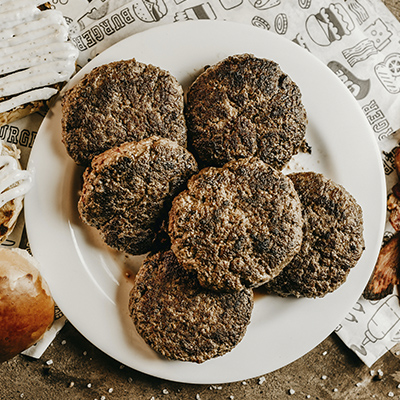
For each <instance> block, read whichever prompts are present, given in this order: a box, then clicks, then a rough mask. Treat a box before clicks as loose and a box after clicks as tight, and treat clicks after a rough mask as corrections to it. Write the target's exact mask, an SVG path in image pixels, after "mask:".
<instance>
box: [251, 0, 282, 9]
mask: <svg viewBox="0 0 400 400" xmlns="http://www.w3.org/2000/svg"><path fill="white" fill-rule="evenodd" d="M249 1H250V4H251V5H252V6H253V7H254V8H256V9H257V10H268V9H270V8H273V7H277V6H279V5H280V4H281V0H249Z"/></svg>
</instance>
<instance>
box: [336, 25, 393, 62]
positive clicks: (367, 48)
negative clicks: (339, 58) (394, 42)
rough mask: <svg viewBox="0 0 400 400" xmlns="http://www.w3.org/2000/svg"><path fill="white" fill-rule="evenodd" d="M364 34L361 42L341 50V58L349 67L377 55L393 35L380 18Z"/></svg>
mask: <svg viewBox="0 0 400 400" xmlns="http://www.w3.org/2000/svg"><path fill="white" fill-rule="evenodd" d="M364 34H365V36H366V38H365V39H363V40H362V41H361V42H359V43H357V44H356V45H355V46H353V47H351V48H347V49H344V50H343V52H342V53H343V56H344V58H345V59H346V60H347V62H348V63H349V65H350V66H352V67H354V65H356V64H357V63H359V62H362V61H365V60H366V59H368V58H369V57H371V56H373V55H375V54H378V52H380V51H382V50H383V49H384V48H385V47H386V46H387V45H389V43H390V42H391V37H392V36H393V33H392V32H391V31H390V30H389V28H388V27H387V26H386V24H385V23H384V22H383V21H382V19H381V18H378V19H377V20H376V21H375V22H374V23H372V24H371V25H369V26H368V27H367V28H366V29H365V31H364Z"/></svg>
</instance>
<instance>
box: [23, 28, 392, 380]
mask: <svg viewBox="0 0 400 400" xmlns="http://www.w3.org/2000/svg"><path fill="white" fill-rule="evenodd" d="M245 52H249V53H253V54H255V55H256V56H259V57H266V58H269V59H272V60H275V61H277V62H278V63H279V64H280V65H281V68H282V69H283V71H285V72H286V73H288V74H289V75H290V76H291V77H292V79H293V80H294V81H295V82H296V83H297V84H298V85H299V87H300V89H301V91H302V93H303V99H304V104H305V107H306V109H307V112H308V117H309V127H308V130H307V140H308V142H309V143H310V144H311V146H312V154H311V155H300V156H296V160H295V161H294V162H293V163H292V165H294V167H293V168H295V169H298V168H305V169H311V170H314V171H318V172H322V173H324V174H325V175H326V176H328V177H329V178H332V179H333V180H335V181H336V182H338V183H341V184H342V185H344V186H345V187H346V188H347V190H349V191H350V192H351V193H352V194H353V196H354V197H355V198H356V199H357V201H358V202H359V203H360V205H361V206H362V208H363V212H364V216H365V241H366V250H365V252H364V254H363V256H362V258H361V260H360V261H359V263H358V265H357V267H356V268H354V269H353V270H352V271H351V272H350V275H349V277H348V280H347V282H346V283H345V284H344V285H342V287H340V288H339V289H338V290H337V291H336V292H334V293H332V294H329V295H327V296H326V297H325V298H323V299H316V300H313V299H298V300H297V299H282V298H277V297H273V296H269V297H267V296H264V297H258V298H257V299H256V303H255V307H254V311H253V316H252V320H251V323H250V326H249V327H248V330H247V333H246V336H245V338H244V339H243V341H242V342H241V343H240V344H239V345H238V346H237V347H236V348H235V349H234V350H233V351H232V352H230V353H229V354H227V355H225V356H223V357H219V358H216V359H213V360H210V361H207V362H205V363H203V364H201V365H197V364H191V363H184V362H178V361H176V362H175V361H167V360H164V359H162V358H160V357H159V356H158V355H156V354H155V353H154V352H153V351H152V350H151V349H150V348H149V347H148V346H146V345H145V344H144V342H143V341H142V339H141V338H140V337H139V336H138V335H137V333H136V331H135V329H134V326H133V324H132V323H131V321H130V319H129V315H128V294H129V290H130V288H131V282H130V281H129V280H128V279H127V278H126V276H125V268H127V264H129V263H130V265H132V263H135V260H132V259H125V258H124V257H123V256H121V255H118V254H117V252H114V251H110V250H108V249H107V248H106V247H105V246H104V245H103V244H102V243H101V241H100V240H99V239H98V236H97V234H96V233H95V232H94V231H93V230H92V229H91V228H88V227H86V226H84V225H83V224H82V223H81V222H80V221H79V217H78V213H77V210H76V204H77V199H78V190H79V185H80V175H81V173H82V169H80V168H78V167H76V166H75V164H74V162H73V161H72V160H71V159H70V158H69V157H68V156H67V153H66V150H65V148H64V146H63V144H62V143H61V126H60V118H61V108H60V102H59V101H57V103H56V104H55V105H54V107H53V108H52V109H51V110H50V111H49V113H48V115H47V116H46V118H45V120H44V122H43V124H42V126H41V128H40V130H39V132H38V135H37V138H36V142H35V144H34V148H33V150H32V154H31V158H30V163H29V167H30V168H34V169H35V171H36V181H35V186H34V188H33V189H32V190H31V191H30V193H28V195H27V196H26V203H25V204H26V205H25V213H26V224H27V231H28V236H29V240H30V244H31V247H32V251H33V254H34V256H35V257H36V258H37V259H38V260H39V262H40V263H41V266H42V273H43V275H44V277H45V278H46V280H47V281H48V283H49V285H50V288H51V290H52V293H53V296H54V298H55V301H56V302H57V304H58V305H59V307H60V308H61V310H62V311H63V312H64V313H65V315H66V317H67V318H68V319H69V321H70V322H71V323H72V324H73V325H74V326H75V327H76V328H77V329H78V330H79V331H80V332H81V333H82V334H83V335H84V336H85V337H86V338H87V339H88V340H90V341H91V342H92V343H93V344H94V345H96V346H97V347H98V348H100V349H101V350H102V351H104V352H105V353H107V354H109V355H110V356H111V357H113V358H115V359H117V360H119V361H120V362H121V363H123V364H126V365H127V366H130V367H132V368H134V369H137V370H139V371H142V372H144V373H147V374H150V375H153V376H157V377H160V378H164V379H169V380H174V381H180V382H188V383H209V384H210V383H223V382H231V381H238V380H242V379H248V378H251V377H255V376H259V375H262V374H265V373H268V372H271V371H273V370H276V369H278V368H280V367H282V366H284V365H286V364H288V363H290V362H292V361H294V360H296V359H297V358H299V357H301V356H302V355H304V354H305V353H307V352H308V351H310V350H311V349H313V348H314V347H315V346H316V345H317V344H319V343H320V342H321V341H322V340H324V339H325V338H326V337H327V336H328V335H329V334H330V333H331V332H332V331H333V330H334V329H335V327H336V326H337V325H338V324H339V323H340V322H341V320H342V319H343V318H344V317H345V315H346V313H347V311H348V310H349V309H350V308H351V307H352V305H353V304H355V302H356V301H357V300H358V298H359V296H360V294H361V293H362V290H363V288H364V287H365V284H366V282H367V281H368V278H369V276H370V274H371V272H372V269H373V267H374V264H375V260H376V257H377V254H378V251H379V247H380V244H381V238H382V235H383V227H384V216H385V184H384V175H383V168H382V162H381V158H380V155H379V152H378V148H377V145H376V142H375V139H374V136H373V134H372V132H371V130H370V127H369V125H368V124H367V122H366V119H365V118H364V116H363V114H362V112H361V110H360V108H359V107H358V105H357V104H356V102H355V100H354V99H353V97H352V95H351V94H350V92H349V91H348V90H347V89H346V88H345V86H344V85H343V84H342V83H341V82H340V81H339V79H337V78H336V77H335V76H334V74H333V73H332V72H330V70H329V69H328V68H327V67H325V66H324V65H323V64H322V63H321V62H319V61H318V60H317V59H316V58H315V57H314V56H312V55H311V54H309V53H308V52H307V51H305V50H304V49H302V48H300V47H299V46H297V45H295V44H293V43H292V42H290V41H288V40H286V39H282V38H281V37H279V36H278V35H275V34H272V33H269V32H267V31H263V30H261V29H259V28H254V27H251V26H245V25H237V24H235V23H229V22H215V21H195V22H193V21H189V22H182V23H175V24H172V25H166V26H162V27H158V28H155V29H152V30H148V31H145V32H143V33H140V34H136V35H134V36H132V37H130V38H127V39H125V40H124V41H122V42H120V43H118V44H116V45H114V46H113V47H111V48H109V49H108V50H106V51H104V52H103V53H102V54H100V55H99V56H98V57H96V58H95V59H94V60H93V61H92V62H90V63H89V64H88V65H87V66H85V67H84V68H83V70H82V71H80V72H79V74H77V76H75V78H74V79H73V80H72V81H71V82H70V85H73V84H74V83H76V82H77V81H78V79H80V78H81V77H82V75H83V74H84V73H86V72H88V71H89V70H90V69H92V68H93V67H95V66H97V65H100V64H104V63H107V62H110V61H113V60H119V59H122V58H124V59H128V58H131V57H135V58H136V59H137V60H138V61H142V62H145V63H152V64H153V65H156V66H159V67H162V68H164V69H167V70H169V71H170V72H171V73H172V74H173V75H174V76H175V77H176V78H177V79H178V80H179V81H180V82H181V83H182V84H183V86H184V87H187V85H188V84H189V83H190V82H191V81H192V80H193V79H194V77H195V76H196V75H197V74H198V73H199V71H200V70H201V69H202V67H203V66H205V65H207V64H213V63H215V62H217V61H219V60H221V59H223V58H224V57H226V56H228V55H231V54H239V53H245ZM136 261H137V260H136Z"/></svg>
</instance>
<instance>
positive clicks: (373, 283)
mask: <svg viewBox="0 0 400 400" xmlns="http://www.w3.org/2000/svg"><path fill="white" fill-rule="evenodd" d="M399 263H400V232H397V233H395V234H394V235H393V236H392V237H391V238H390V239H389V241H388V242H387V243H386V244H385V245H384V246H383V247H382V248H381V251H380V253H379V256H378V260H377V262H376V265H375V269H374V272H373V273H372V276H371V278H370V280H369V282H368V284H367V286H366V288H365V289H364V292H363V296H364V298H365V299H367V300H380V299H383V298H384V297H386V296H388V295H389V294H391V293H392V292H393V288H394V286H395V285H398V284H399V282H400V280H399Z"/></svg>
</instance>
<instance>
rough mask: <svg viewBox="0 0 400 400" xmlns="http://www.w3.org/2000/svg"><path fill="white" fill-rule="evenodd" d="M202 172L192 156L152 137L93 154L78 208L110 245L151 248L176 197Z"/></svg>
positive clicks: (137, 249)
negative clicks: (198, 172)
mask: <svg viewBox="0 0 400 400" xmlns="http://www.w3.org/2000/svg"><path fill="white" fill-rule="evenodd" d="M196 172H197V163H196V160H195V159H194V157H193V155H192V154H191V153H189V152H188V151H187V150H186V149H185V148H183V147H181V146H179V145H178V144H177V143H176V142H174V141H172V140H169V139H165V138H159V137H155V136H152V137H151V138H147V139H143V140H142V141H140V142H131V143H124V144H122V145H121V146H119V147H115V148H113V149H110V150H107V151H105V152H104V153H102V154H100V155H99V156H97V157H96V158H94V159H93V162H92V165H91V167H88V168H87V169H86V170H85V172H84V175H83V179H84V182H83V187H82V193H81V196H80V199H79V202H78V210H79V213H80V216H81V218H82V220H83V221H84V222H86V223H87V224H89V225H91V226H94V227H96V228H97V229H98V230H99V231H100V233H101V236H102V238H103V240H104V241H105V242H106V243H107V244H108V245H109V246H111V247H113V248H115V249H117V250H121V251H126V252H127V253H130V254H142V253H145V252H147V251H149V250H150V249H151V246H152V243H153V240H154V238H155V236H156V233H157V231H158V230H159V228H160V226H161V224H162V221H163V219H164V218H165V217H166V215H167V210H168V208H169V206H170V203H171V201H172V198H173V197H174V196H175V195H176V194H177V193H178V192H179V191H180V190H182V189H183V188H184V186H185V184H186V181H187V180H188V179H189V177H190V176H192V175H193V174H194V173H196Z"/></svg>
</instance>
